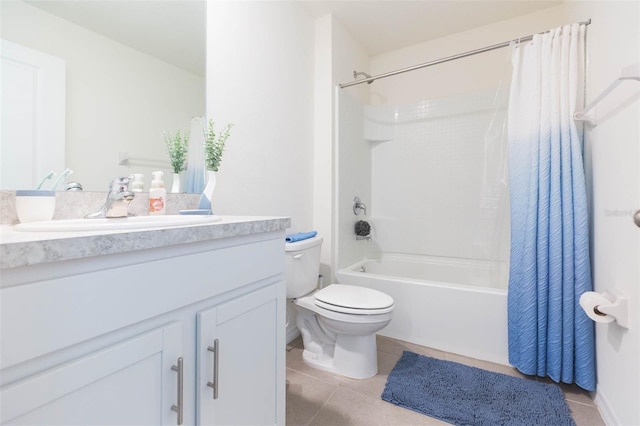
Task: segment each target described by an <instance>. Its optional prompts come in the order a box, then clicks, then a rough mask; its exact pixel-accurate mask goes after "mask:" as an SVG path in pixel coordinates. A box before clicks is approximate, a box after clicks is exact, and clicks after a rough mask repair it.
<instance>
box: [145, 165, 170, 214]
mask: <svg viewBox="0 0 640 426" xmlns="http://www.w3.org/2000/svg"><path fill="white" fill-rule="evenodd" d="M151 174H152V175H153V180H152V181H151V190H149V214H164V211H165V207H166V199H167V190H166V189H165V188H164V181H163V180H162V176H163V175H164V173H162V171H160V170H158V171H156V172H153V173H151Z"/></svg>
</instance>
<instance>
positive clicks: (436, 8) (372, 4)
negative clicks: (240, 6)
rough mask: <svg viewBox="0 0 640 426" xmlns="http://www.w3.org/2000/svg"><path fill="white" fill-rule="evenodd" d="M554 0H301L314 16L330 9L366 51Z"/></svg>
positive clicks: (394, 46)
mask: <svg viewBox="0 0 640 426" xmlns="http://www.w3.org/2000/svg"><path fill="white" fill-rule="evenodd" d="M560 3H561V1H545V0H519V1H504V0H498V1H485V0H469V1H458V0H439V1H437V0H416V1H410V0H395V1H394V0H387V1H370V0H351V1H315V0H313V1H312V0H308V1H302V4H303V5H304V6H305V7H306V8H307V9H309V10H310V11H311V12H312V13H313V14H314V16H316V17H319V16H322V15H324V14H327V13H331V14H333V16H334V17H335V18H336V19H337V20H338V21H339V22H340V23H341V24H342V25H344V26H345V27H346V28H347V30H348V31H349V33H350V34H351V35H352V36H353V37H354V38H355V39H356V40H358V41H359V42H360V44H361V46H362V47H363V48H364V49H365V50H366V51H367V53H369V55H371V56H375V55H378V54H381V53H385V52H389V51H392V50H396V49H399V48H402V47H406V46H411V45H413V44H417V43H421V42H423V41H427V40H432V39H436V38H440V37H444V36H446V35H449V34H455V33H459V32H463V31H467V30H470V29H472V28H475V27H480V26H483V25H488V24H492V23H494V22H499V21H503V20H505V19H510V18H514V17H516V16H520V15H525V14H527V13H531V12H535V11H537V10H540V9H545V8H547V7H551V6H556V5H558V4H560Z"/></svg>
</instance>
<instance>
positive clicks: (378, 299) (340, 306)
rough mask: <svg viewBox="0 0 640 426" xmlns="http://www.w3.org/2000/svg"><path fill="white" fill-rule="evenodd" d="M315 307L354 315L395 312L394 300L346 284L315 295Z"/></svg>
mask: <svg viewBox="0 0 640 426" xmlns="http://www.w3.org/2000/svg"><path fill="white" fill-rule="evenodd" d="M313 296H314V298H315V301H314V302H315V305H316V306H318V307H320V308H323V309H327V310H330V311H334V312H339V313H343V314H352V315H380V314H386V313H388V312H391V311H393V308H394V305H393V298H392V297H391V296H389V295H387V294H385V293H382V292H381V291H377V290H373V289H370V288H366V287H358V286H353V285H345V284H332V285H329V286H327V287H325V288H323V289H322V290H319V291H317V292H315V293H314V294H313Z"/></svg>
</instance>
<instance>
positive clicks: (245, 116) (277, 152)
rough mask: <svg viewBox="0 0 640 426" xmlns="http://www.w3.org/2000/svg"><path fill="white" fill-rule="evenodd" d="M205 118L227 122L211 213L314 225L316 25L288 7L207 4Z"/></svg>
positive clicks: (295, 226) (298, 227) (297, 227)
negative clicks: (282, 218)
mask: <svg viewBox="0 0 640 426" xmlns="http://www.w3.org/2000/svg"><path fill="white" fill-rule="evenodd" d="M207 29H208V30H207V115H208V116H209V117H210V118H213V120H214V121H215V122H216V123H217V125H218V126H220V128H221V127H222V126H223V125H225V124H226V123H233V125H234V127H233V129H232V131H231V137H230V138H229V140H228V142H227V148H226V152H225V155H224V157H223V159H222V163H221V166H220V172H219V175H218V183H217V187H216V191H215V193H214V195H213V207H214V209H215V211H216V213H219V214H233V215H277V216H289V217H291V228H290V230H289V231H290V232H294V231H295V232H300V231H309V230H311V229H313V228H314V224H313V221H312V219H313V211H312V200H313V142H314V134H313V118H314V117H313V111H314V101H313V96H314V94H313V89H314V83H313V82H314V80H313V79H314V21H313V19H312V17H311V16H309V14H308V13H307V11H306V10H304V9H303V8H302V7H301V6H299V5H297V4H295V3H289V2H260V1H257V2H231V1H228V2H209V3H208V5H207Z"/></svg>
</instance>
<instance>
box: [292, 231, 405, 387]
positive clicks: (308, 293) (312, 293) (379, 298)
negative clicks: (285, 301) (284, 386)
mask: <svg viewBox="0 0 640 426" xmlns="http://www.w3.org/2000/svg"><path fill="white" fill-rule="evenodd" d="M321 245H322V238H320V237H315V238H312V239H309V240H303V241H300V242H296V243H287V244H286V254H287V266H286V283H287V298H289V299H291V300H292V303H293V304H294V306H295V307H296V311H297V314H298V316H297V320H296V325H297V326H298V329H299V330H300V334H301V335H302V342H303V346H304V351H303V359H304V361H305V363H307V364H308V365H310V366H312V367H314V368H318V369H322V370H325V371H329V372H331V373H336V374H340V375H343V376H346V377H351V378H354V379H365V378H369V377H373V376H375V375H376V374H377V372H378V363H377V347H376V336H375V333H376V332H378V331H380V330H381V329H382V328H384V327H385V326H386V325H387V324H389V322H390V321H391V318H392V314H393V309H394V304H393V299H392V298H391V296H389V295H387V294H385V293H382V292H380V291H376V290H372V289H368V288H365V287H357V286H350V285H342V284H331V285H329V286H327V287H325V288H323V289H321V290H317V289H316V284H317V277H318V271H319V267H320V247H321Z"/></svg>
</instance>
